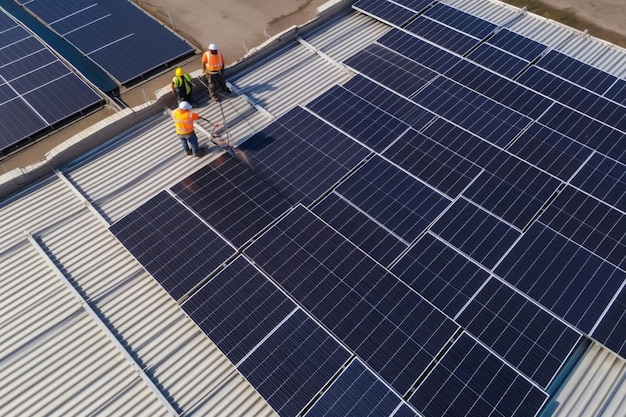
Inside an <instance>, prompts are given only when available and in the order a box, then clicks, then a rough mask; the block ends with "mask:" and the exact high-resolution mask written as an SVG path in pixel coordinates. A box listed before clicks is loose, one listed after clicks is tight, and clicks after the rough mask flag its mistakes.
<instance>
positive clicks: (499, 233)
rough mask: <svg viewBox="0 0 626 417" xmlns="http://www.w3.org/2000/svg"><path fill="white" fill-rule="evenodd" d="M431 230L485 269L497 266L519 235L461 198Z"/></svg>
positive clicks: (516, 231)
mask: <svg viewBox="0 0 626 417" xmlns="http://www.w3.org/2000/svg"><path fill="white" fill-rule="evenodd" d="M431 231H432V232H433V233H436V234H437V235H439V236H440V237H441V238H442V239H444V240H446V241H447V242H449V243H450V244H451V245H454V246H455V247H456V248H458V249H459V250H461V251H462V252H463V253H466V254H467V255H469V256H470V257H472V259H475V260H476V261H478V262H480V263H481V264H482V265H485V266H486V267H488V268H492V267H493V266H495V265H496V263H497V262H498V260H500V258H502V256H503V255H504V254H505V253H506V251H507V250H509V248H510V247H511V246H512V245H513V243H514V242H515V240H516V239H517V238H518V237H519V235H520V232H519V231H518V230H516V229H514V228H512V227H511V226H509V225H508V224H506V223H504V222H503V221H501V220H498V219H497V218H496V217H494V216H492V215H491V214H489V213H487V212H486V211H484V210H482V209H480V208H479V207H477V206H475V205H474V204H472V203H470V202H468V201H467V200H465V199H463V198H460V199H458V200H457V201H456V202H455V203H454V204H453V205H452V206H451V207H450V208H449V209H448V210H447V211H446V212H445V213H444V214H443V215H442V216H441V217H440V218H439V219H438V220H437V222H436V223H435V224H434V225H433V226H432V228H431Z"/></svg>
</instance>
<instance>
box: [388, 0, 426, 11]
mask: <svg viewBox="0 0 626 417" xmlns="http://www.w3.org/2000/svg"><path fill="white" fill-rule="evenodd" d="M435 1H436V0H394V3H398V4H400V5H402V6H404V7H407V8H409V9H411V10H414V11H416V12H423V11H424V10H425V9H427V8H428V7H429V6H430V5H431V4H433V3H434V2H435Z"/></svg>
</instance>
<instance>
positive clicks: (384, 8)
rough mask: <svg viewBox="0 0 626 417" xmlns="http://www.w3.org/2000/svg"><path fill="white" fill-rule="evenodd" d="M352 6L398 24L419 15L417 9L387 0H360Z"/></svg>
mask: <svg viewBox="0 0 626 417" xmlns="http://www.w3.org/2000/svg"><path fill="white" fill-rule="evenodd" d="M352 7H353V8H354V9H356V10H358V11H360V12H363V13H367V14H369V15H372V16H375V17H376V18H377V19H379V20H382V21H383V22H386V23H389V24H391V25H396V26H402V25H403V24H404V23H406V22H407V21H409V20H411V19H412V18H413V17H415V16H416V15H417V13H416V12H415V11H413V10H410V9H407V8H405V7H402V6H399V5H397V4H395V3H392V2H389V1H387V0H359V1H357V2H356V3H354V4H353V5H352Z"/></svg>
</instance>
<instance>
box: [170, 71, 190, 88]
mask: <svg viewBox="0 0 626 417" xmlns="http://www.w3.org/2000/svg"><path fill="white" fill-rule="evenodd" d="M172 84H173V85H174V87H176V88H181V87H182V86H183V85H184V86H185V92H186V93H190V92H191V76H190V75H189V74H185V75H183V76H182V77H174V78H172Z"/></svg>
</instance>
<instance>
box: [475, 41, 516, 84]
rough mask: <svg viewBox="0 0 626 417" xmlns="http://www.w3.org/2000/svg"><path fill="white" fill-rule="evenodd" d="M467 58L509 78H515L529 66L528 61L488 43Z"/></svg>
mask: <svg viewBox="0 0 626 417" xmlns="http://www.w3.org/2000/svg"><path fill="white" fill-rule="evenodd" d="M467 58H468V59H471V60H472V61H474V62H477V63H479V64H481V65H482V66H484V67H487V68H489V69H490V70H493V71H495V72H497V73H498V74H502V75H503V76H505V77H507V78H515V76H516V75H517V74H519V73H520V72H521V71H522V70H523V69H524V68H525V67H526V66H527V65H528V61H525V60H523V59H520V58H518V57H516V56H515V55H511V54H509V53H508V52H505V51H503V50H501V49H498V48H495V47H493V46H491V45H489V44H486V43H484V44H482V45H480V46H478V48H476V49H475V50H474V51H472V52H471V53H470V54H468V55H467Z"/></svg>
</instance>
